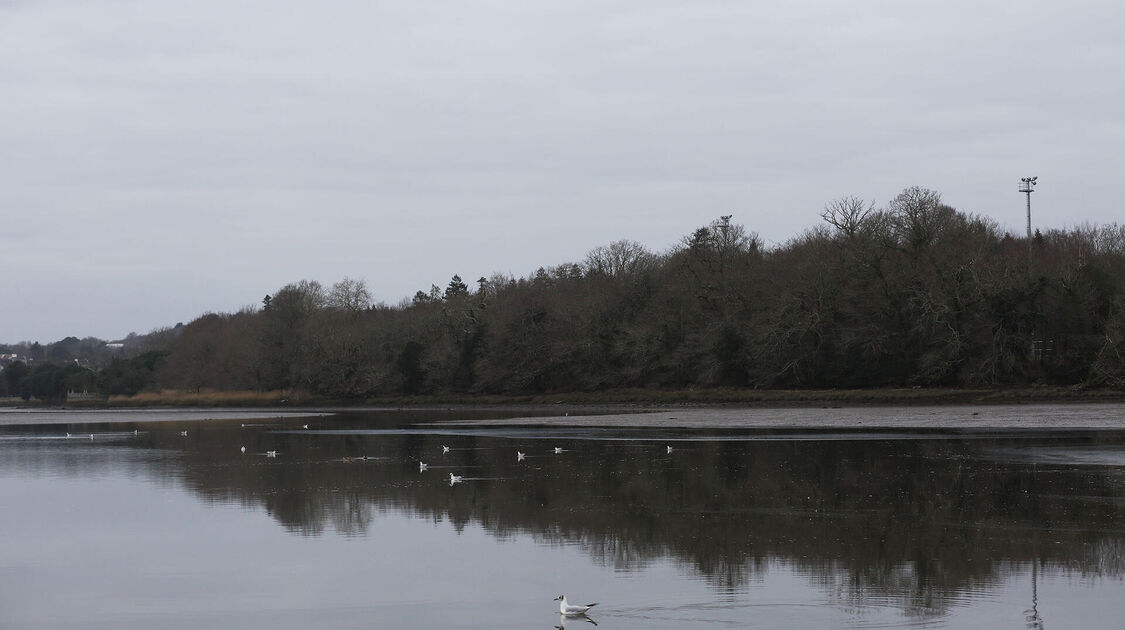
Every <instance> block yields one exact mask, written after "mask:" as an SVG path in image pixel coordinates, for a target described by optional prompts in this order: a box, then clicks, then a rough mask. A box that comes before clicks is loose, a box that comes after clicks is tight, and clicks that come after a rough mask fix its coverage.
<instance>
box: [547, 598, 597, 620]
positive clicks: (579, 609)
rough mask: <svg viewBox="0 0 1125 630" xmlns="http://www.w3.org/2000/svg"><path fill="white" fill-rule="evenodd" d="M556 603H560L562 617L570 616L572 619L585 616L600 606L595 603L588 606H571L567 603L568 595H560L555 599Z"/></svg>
mask: <svg viewBox="0 0 1125 630" xmlns="http://www.w3.org/2000/svg"><path fill="white" fill-rule="evenodd" d="M555 601H556V602H558V603H559V614H560V615H569V616H572V617H573V616H575V615H585V614H586V612H587V611H589V610H590V609H591V608H593V607H594V606H597V605H598V602H594V603H593V604H586V605H585V606H571V605H570V604H568V603H566V595H559V596H558V597H556V598H555Z"/></svg>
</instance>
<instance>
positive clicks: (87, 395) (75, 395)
mask: <svg viewBox="0 0 1125 630" xmlns="http://www.w3.org/2000/svg"><path fill="white" fill-rule="evenodd" d="M87 400H101V396H100V395H98V394H97V393H91V392H87V391H85V390H83V391H81V392H74V391H68V392H67V393H66V402H82V401H87Z"/></svg>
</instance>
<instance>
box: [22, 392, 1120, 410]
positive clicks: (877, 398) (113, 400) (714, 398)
mask: <svg viewBox="0 0 1125 630" xmlns="http://www.w3.org/2000/svg"><path fill="white" fill-rule="evenodd" d="M1089 402H1125V390H1118V389H1101V388H1097V389H1095V388H1075V387H1021V388H990V389H961V388H947V389H941V388H874V389H816V390H794V389H784V390H780V389H779V390H772V389H702V390H648V389H630V390H611V391H601V392H566V393H551V394H527V395H491V394H489V395H485V394H442V395H433V394H431V395H417V396H386V397H372V398H364V399H351V400H340V399H329V398H318V397H313V396H308V395H304V394H300V393H295V392H280V391H279V392H253V391H201V392H183V391H173V390H166V391H162V392H144V393H141V394H138V395H136V396H132V397H124V396H112V397H110V398H108V399H104V400H82V401H71V402H54V403H45V402H40V401H30V402H28V401H23V400H20V399H14V400H13V399H0V408H24V409H87V410H95V409H148V408H161V407H164V408H167V407H177V408H181V407H207V408H216V407H232V408H262V407H268V408H291V409H294V410H301V409H313V408H325V407H333V408H341V409H362V408H370V407H377V408H404V409H424V408H427V407H441V408H456V407H464V408H476V409H483V408H491V407H497V408H508V409H512V408H523V407H528V408H552V407H556V406H558V405H569V406H577V407H582V408H601V407H605V408H641V409H668V408H683V407H687V408H691V407H746V408H769V407H780V408H788V407H798V408H800V407H825V406H838V407H853V406H858V407H868V406H875V407H877V406H888V405H890V406H933V405H938V406H941V405H966V404H971V405H1019V404H1042V403H1089Z"/></svg>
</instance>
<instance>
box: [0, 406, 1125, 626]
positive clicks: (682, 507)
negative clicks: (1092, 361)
mask: <svg viewBox="0 0 1125 630" xmlns="http://www.w3.org/2000/svg"><path fill="white" fill-rule="evenodd" d="M777 413H778V414H785V413H786V412H785V411H779V412H777ZM1028 413H1034V411H1033V410H1029V412H1028ZM74 417H75V419H77V420H80V422H75V423H72V424H51V425H47V424H25V425H21V426H6V427H0V628H4V629H8V628H13V629H14V628H21V629H22V628H36V629H39V628H84V629H85V628H113V629H115V630H122V629H125V630H129V629H133V628H201V627H207V628H270V629H271V630H283V629H288V628H313V627H315V628H442V629H448V628H550V627H552V626H557V625H565V626H567V627H570V628H584V627H592V626H587V625H586V620H585V619H581V618H577V619H569V620H564V619H562V618H560V616H559V615H558V613H557V604H556V603H555V602H553V601H552V599H553V598H554V597H555V596H557V595H558V594H560V593H566V594H567V596H568V598H569V599H570V601H571V603H588V602H590V601H599V602H601V603H600V604H599V605H598V606H597V607H596V608H594V609H593V611H592V613H591V620H592V621H596V622H597V623H598V624H599V626H600V627H602V628H618V629H626V628H629V629H632V628H644V629H646V630H653V629H660V628H685V627H700V628H704V627H716V628H724V627H739V628H741V627H754V628H786V629H792V628H798V627H800V628H805V627H818V628H982V627H988V628H1033V629H1034V628H1121V627H1123V625H1125V432H1122V431H1114V430H1099V431H1081V430H1067V431H1065V432H1043V431H1036V432H1022V433H1020V432H1014V431H1013V432H1004V431H999V432H974V433H956V432H949V433H942V432H934V431H930V432H919V431H916V430H905V431H904V430H896V431H883V432H880V431H867V432H857V431H848V430H842V429H840V428H839V427H836V428H832V429H831V430H827V429H826V430H824V431H823V432H822V431H817V430H803V431H788V432H787V431H784V430H776V429H771V430H756V431H752V430H737V429H731V428H723V429H714V428H712V429H705V428H699V429H690V430H689V429H661V430H644V429H639V428H622V429H611V428H603V427H598V426H596V423H592V424H591V426H583V427H577V428H568V429H560V428H550V427H542V426H536V423H535V422H534V421H528V422H527V423H526V424H516V425H504V426H496V425H483V424H482V425H476V424H472V423H469V424H457V425H446V424H441V425H439V424H434V423H433V421H448V420H451V419H452V420H455V419H463V418H460V417H458V416H450V415H448V414H444V415H436V414H432V413H414V414H401V413H400V414H390V413H382V414H381V413H374V412H367V413H360V412H351V413H346V414H342V415H337V416H327V417H314V418H292V417H290V418H281V419H270V418H268V417H257V416H256V417H239V416H237V415H234V416H227V417H225V418H224V419H212V420H209V421H207V422H198V421H190V420H186V419H180V420H172V421H168V420H167V419H166V418H165V419H162V420H163V421H159V422H158V421H155V420H157V419H158V418H150V419H147V420H146V416H145V415H144V414H143V413H141V414H137V413H134V414H126V415H122V416H119V417H113V416H110V417H106V416H101V415H99V416H98V417H97V419H98V420H99V422H97V423H89V422H88V421H89V420H90V417H89V415H86V416H82V415H76V416H74ZM489 417H492V416H489ZM56 419H57V418H56ZM482 419H483V416H482ZM115 420H120V422H115ZM306 423H308V424H309V428H308V429H304V428H302V425H303V424H306ZM244 425H245V426H244ZM134 430H136V431H137V433H136V434H134ZM182 431H187V436H184V435H181V432H182ZM67 432H70V434H71V436H70V437H67V436H66V433H67ZM91 435H93V439H91V437H90V436H91ZM443 445H446V446H449V447H450V451H449V452H448V453H446V454H443V453H442V446H443ZM669 445H670V446H672V449H673V450H672V452H671V453H669V452H667V446H669ZM242 446H245V447H246V453H245V454H243V453H241V452H240V447H242ZM556 447H557V448H561V449H563V452H561V453H558V454H556V453H555V452H554V449H555V448H556ZM517 450H518V451H523V452H525V453H526V454H527V457H526V459H525V460H524V461H517V457H516V453H517ZM268 451H277V455H276V457H269V456H267V455H266V453H267V452H268ZM420 461H422V462H425V463H426V464H427V465H428V468H427V469H426V470H424V471H421V470H419V462H420ZM450 473H453V474H456V475H458V476H461V477H462V479H463V480H462V481H461V482H460V483H456V484H454V485H450V483H449V475H450Z"/></svg>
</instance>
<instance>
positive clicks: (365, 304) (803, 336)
mask: <svg viewBox="0 0 1125 630" xmlns="http://www.w3.org/2000/svg"><path fill="white" fill-rule="evenodd" d="M822 217H823V219H824V222H823V223H822V224H820V225H818V226H816V227H814V228H811V229H809V230H807V231H806V232H805V233H803V234H801V235H800V236H797V237H795V238H793V239H792V240H790V241H788V242H786V243H783V244H780V245H776V246H773V247H767V246H765V245H764V244H763V243H762V241H761V240H760V239H759V237H758V236H757V234H755V233H754V232H752V231H751V230H749V229H748V228H747V227H745V226H743V225H740V224H737V223H735V222H733V221H732V220H731V217H730V216H724V217H721V218H719V219H717V220H716V221H714V222H712V223H711V224H709V225H706V226H703V227H700V228H699V229H697V230H695V231H694V232H692V233H691V234H689V235H687V236H685V237H684V238H683V239H682V240H681V241H680V242H679V243H678V244H677V245H675V246H674V247H672V248H671V249H669V250H668V251H666V252H652V251H649V250H647V249H645V248H644V247H643V246H641V245H640V244H638V243H635V242H632V241H628V240H623V241H617V242H614V243H611V244H609V245H606V246H603V247H598V248H597V249H595V250H593V251H591V252H590V253H589V254H588V255H587V256H586V258H585V259H584V260H583V261H581V262H575V263H565V264H560V265H556V266H553V267H543V268H540V269H538V270H536V271H535V272H534V273H533V274H531V275H529V276H527V277H523V278H514V277H510V276H506V275H493V276H492V277H488V278H483V277H482V278H480V279H478V280H476V281H470V282H465V281H463V280H462V279H461V278H460V277H459V276H454V277H453V278H452V280H450V281H449V283H448V284H447V285H446V286H445V287H438V286H436V285H435V286H433V287H431V289H430V290H429V291H419V292H418V293H417V294H416V295H415V296H414V298H413V299H412V300H408V301H404V302H403V303H401V304H398V305H394V306H389V305H384V304H377V305H372V296H371V294H370V292H369V290H368V288H367V287H366V286H365V285H364V283H362V282H360V281H354V280H349V279H345V280H344V281H341V282H339V283H337V284H335V285H333V286H331V287H326V286H322V285H321V284H319V283H317V282H311V281H300V282H296V283H293V284H289V285H286V286H284V287H282V288H280V289H279V290H277V291H276V292H275V293H273V294H271V295H267V296H266V297H265V299H263V300H262V304H261V306H260V307H259V306H255V307H253V308H246V309H243V310H242V311H239V312H237V313H227V314H220V313H214V314H208V315H205V316H203V317H200V318H198V319H196V320H195V321H192V322H190V323H188V324H186V325H182V326H177V327H175V328H169V329H165V330H160V331H156V332H154V333H153V334H150V335H148V336H145V337H144V338H143V339H141V340H138V341H137V342H136V343H134V344H133V346H132V348H131V349H130V351H129V352H127V353H126V354H125V355H124V356H122V357H118V358H113V359H111V360H108V361H103V363H102V364H101V365H99V366H96V367H97V369H95V371H94V372H91V371H90V370H86V372H87V375H85V376H83V375H79V374H78V373H77V372H76V371H75V370H77V369H79V368H76V367H74V366H71V367H68V368H67V371H69V372H71V373H70V375H69V376H66V375H63V376H59V375H56V377H57V378H62V379H63V380H64V381H65V379H66V378H70V379H72V380H81V379H87V380H89V381H90V384H91V385H92V386H95V387H97V388H99V389H100V391H102V392H103V393H106V394H115V393H124V394H128V393H134V392H137V391H141V390H144V389H181V390H192V391H198V390H204V389H215V390H260V391H274V390H283V391H301V392H305V393H308V394H310V395H313V396H323V397H332V398H367V397H378V396H389V395H402V394H406V395H409V394H445V393H454V392H456V393H493V394H525V393H544V392H564V391H596V390H607V389H619V388H664V389H684V388H701V387H717V386H723V387H745V388H860V387H887V386H898V387H902V386H936V387H943V386H966V387H988V386H1004V385H1028V384H1052V385H1083V386H1095V387H1096V386H1111V387H1121V386H1125V227H1123V226H1120V225H1117V224H1113V225H1109V226H1085V227H1075V228H1069V229H1065V230H1058V229H1054V230H1049V231H1047V232H1044V233H1040V232H1036V233H1035V235H1034V237H1033V239H1032V240H1031V242H1030V243H1028V240H1027V239H1026V238H1024V237H1022V236H1015V235H1012V234H1009V233H1006V232H1004V231H1002V230H1001V229H1000V228H999V227H998V225H997V224H996V223H995V222H994V221H992V220H991V219H988V218H986V217H982V216H977V215H972V214H967V213H964V212H960V211H958V210H956V209H954V208H951V207H949V206H948V205H945V204H944V203H942V201H941V197H940V195H939V194H938V193H936V192H934V191H931V190H927V189H924V188H918V187H912V188H907V189H905V190H904V191H903V192H902V193H901V194H899V195H898V196H897V197H896V198H895V199H894V200H892V201H891V202H890V203H889V204H888V205H887V206H886V207H885V208H876V207H874V206H873V205H872V204H869V203H866V202H864V201H862V200H860V199H856V198H852V197H846V198H842V199H839V200H837V201H834V202H832V203H829V204H828V205H827V206H826V207H825V209H824V211H823V213H822ZM1029 259H1030V260H1029ZM46 363H50V362H49V361H47V362H45V363H44V364H42V365H36V366H35V367H34V368H32V369H30V370H29V369H27V367H26V366H24V368H23V371H24V372H25V373H24V374H23V375H22V376H20V378H9V377H11V376H13V374H12V368H11V366H9V368H8V369H6V370H5V372H4V377H5V378H4V379H0V380H2V381H3V383H2V384H0V387H4V388H6V390H7V391H8V392H9V393H15V392H17V391H23V392H28V391H29V390H28V385H27V379H30V378H31V377H33V376H34V375H35V372H36V371H38V370H40V369H47V368H46V367H45V365H46ZM55 369H56V371H57V370H59V369H61V368H57V367H56V368H55ZM18 370H19V368H17V371H18ZM21 379H22V380H21ZM40 389H41V388H40Z"/></svg>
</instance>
